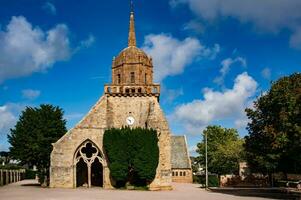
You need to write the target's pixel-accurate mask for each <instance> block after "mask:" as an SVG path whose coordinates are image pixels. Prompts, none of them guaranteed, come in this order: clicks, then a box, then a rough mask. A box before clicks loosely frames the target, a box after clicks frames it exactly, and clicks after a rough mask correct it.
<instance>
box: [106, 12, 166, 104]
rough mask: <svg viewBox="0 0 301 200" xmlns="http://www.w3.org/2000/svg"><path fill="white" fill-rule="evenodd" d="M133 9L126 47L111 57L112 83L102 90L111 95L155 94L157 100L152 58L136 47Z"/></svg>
mask: <svg viewBox="0 0 301 200" xmlns="http://www.w3.org/2000/svg"><path fill="white" fill-rule="evenodd" d="M136 45H137V42H136V33H135V19H134V11H133V9H132V11H131V14H130V24H129V36H128V47H126V48H125V49H123V50H122V51H121V52H120V53H119V55H118V56H117V57H114V58H113V64H112V84H106V85H105V88H104V91H105V94H107V95H112V96H156V97H157V99H158V100H159V96H160V85H159V84H155V83H153V63H152V58H151V57H149V56H148V55H147V54H146V53H145V52H144V51H142V50H141V49H139V48H137V46H136Z"/></svg>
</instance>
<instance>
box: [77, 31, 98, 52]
mask: <svg viewBox="0 0 301 200" xmlns="http://www.w3.org/2000/svg"><path fill="white" fill-rule="evenodd" d="M94 42H95V37H94V35H92V34H90V35H89V36H88V38H87V39H85V40H82V41H81V42H80V43H79V45H78V46H77V47H76V48H75V50H74V53H75V52H78V51H79V50H81V49H85V48H89V47H90V46H92V45H93V44H94Z"/></svg>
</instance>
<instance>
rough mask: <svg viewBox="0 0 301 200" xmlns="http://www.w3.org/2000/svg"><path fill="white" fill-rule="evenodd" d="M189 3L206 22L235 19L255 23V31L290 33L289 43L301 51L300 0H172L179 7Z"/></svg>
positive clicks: (174, 5)
mask: <svg viewBox="0 0 301 200" xmlns="http://www.w3.org/2000/svg"><path fill="white" fill-rule="evenodd" d="M181 3H185V4H188V5H189V7H190V9H191V10H192V11H193V12H194V13H195V14H196V15H197V16H199V17H202V18H203V19H205V20H209V21H214V20H215V19H217V18H220V17H232V18H235V19H238V20H239V21H240V22H242V23H252V24H253V25H254V27H255V29H256V30H258V31H267V32H272V33H278V32H280V31H282V30H287V29H288V30H290V31H291V32H292V33H293V35H292V37H291V40H290V44H291V46H292V47H294V48H298V49H300V48H301V35H300V32H299V31H298V30H300V27H301V12H300V10H301V1H300V0H243V1H242V0H227V1H225V0H210V1H208V0H171V1H170V5H171V6H172V7H176V6H178V5H179V4H181Z"/></svg>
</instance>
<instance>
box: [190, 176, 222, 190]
mask: <svg viewBox="0 0 301 200" xmlns="http://www.w3.org/2000/svg"><path fill="white" fill-rule="evenodd" d="M193 182H194V183H199V184H202V185H204V186H205V185H206V176H205V175H201V176H200V175H198V176H196V175H194V176H193ZM208 187H219V178H218V176H217V175H208Z"/></svg>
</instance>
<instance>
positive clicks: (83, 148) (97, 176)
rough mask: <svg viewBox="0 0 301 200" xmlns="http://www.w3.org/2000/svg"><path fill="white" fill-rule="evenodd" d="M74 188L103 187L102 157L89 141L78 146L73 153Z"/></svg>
mask: <svg viewBox="0 0 301 200" xmlns="http://www.w3.org/2000/svg"><path fill="white" fill-rule="evenodd" d="M75 170H76V173H75V175H76V177H75V181H76V184H75V185H76V187H81V186H86V187H88V188H90V187H91V186H100V187H102V186H103V174H104V173H103V156H102V154H101V152H100V150H99V148H98V147H97V146H96V145H95V144H94V143H93V142H91V141H90V140H87V141H85V142H84V143H82V144H81V145H80V147H79V148H78V150H77V151H76V153H75Z"/></svg>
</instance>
